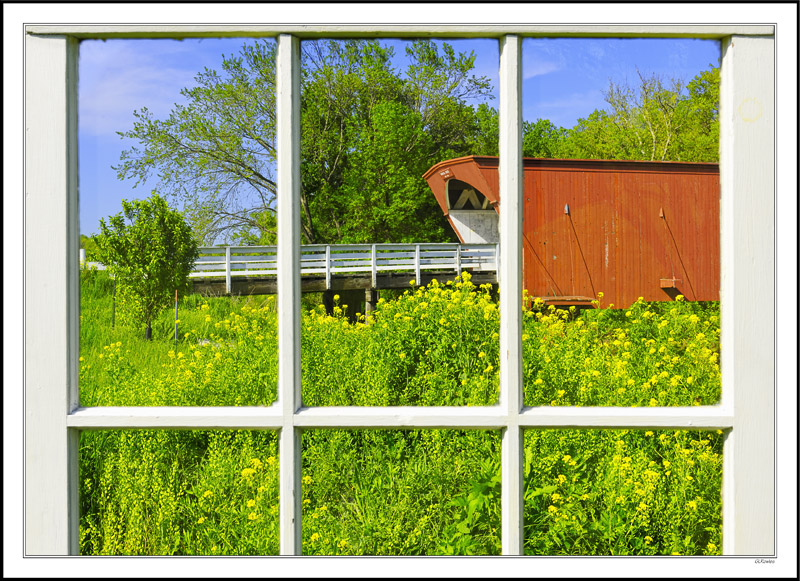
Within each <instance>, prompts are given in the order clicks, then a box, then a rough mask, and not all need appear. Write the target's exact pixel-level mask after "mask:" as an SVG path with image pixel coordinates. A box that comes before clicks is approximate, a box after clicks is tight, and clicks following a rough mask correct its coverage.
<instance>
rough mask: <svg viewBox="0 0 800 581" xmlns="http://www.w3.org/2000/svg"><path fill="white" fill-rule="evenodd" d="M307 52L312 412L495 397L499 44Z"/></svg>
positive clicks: (306, 379)
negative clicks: (489, 160) (478, 160)
mask: <svg viewBox="0 0 800 581" xmlns="http://www.w3.org/2000/svg"><path fill="white" fill-rule="evenodd" d="M301 46H302V69H303V88H302V91H303V105H302V116H301V124H302V138H301V144H302V145H301V147H302V159H303V163H302V167H301V176H302V203H301V206H302V208H303V212H302V218H301V219H302V224H303V226H302V230H303V244H304V247H303V271H302V272H303V277H302V281H303V282H302V285H303V292H304V293H305V294H304V295H303V327H302V333H303V334H302V354H303V360H302V365H303V402H304V404H305V405H309V406H327V405H466V404H473V405H474V404H493V403H495V402H496V401H497V398H498V380H497V368H498V354H497V353H498V334H497V331H498V312H497V299H498V297H497V286H496V282H497V278H496V265H495V260H496V243H497V242H498V237H497V219H498V214H497V210H496V203H495V202H496V199H497V191H496V190H497V184H496V182H497V176H496V167H495V169H494V170H492V169H488V170H487V172H485V173H486V175H484V174H483V173H481V171H480V170H479V169H478V168H477V166H476V164H475V163H473V161H472V158H471V157H470V158H464V156H472V155H495V156H496V155H497V146H498V143H497V140H498V128H497V124H496V122H497V112H496V111H495V110H494V109H490V108H489V107H488V105H487V103H489V102H490V101H491V99H493V98H494V97H495V96H496V91H497V88H496V87H497V84H496V83H497V77H498V62H499V51H498V44H497V41H494V40H485V39H475V40H452V41H451V40H448V41H446V42H445V41H438V40H433V41H431V40H417V41H400V40H391V39H388V40H380V41H372V40H369V41H367V40H315V41H303V43H302V45H301ZM454 158H464V159H461V161H456V162H454V163H451V160H453V159H454ZM495 161H496V158H495ZM495 165H496V164H495ZM492 171H494V174H492ZM492 176H494V177H492ZM493 180H494V181H493ZM488 184H493V186H492V187H491V188H490V186H489V185H488ZM459 275H460V276H459ZM482 285H486V286H482Z"/></svg>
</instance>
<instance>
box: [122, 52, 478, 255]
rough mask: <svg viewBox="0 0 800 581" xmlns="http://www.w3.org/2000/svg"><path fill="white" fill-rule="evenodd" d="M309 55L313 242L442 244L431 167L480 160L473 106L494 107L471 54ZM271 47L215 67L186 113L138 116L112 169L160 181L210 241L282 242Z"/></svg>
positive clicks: (305, 208) (305, 112) (307, 224)
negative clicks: (484, 102) (479, 100)
mask: <svg viewBox="0 0 800 581" xmlns="http://www.w3.org/2000/svg"><path fill="white" fill-rule="evenodd" d="M301 46H302V51H301V64H302V68H301V84H302V91H301V127H302V129H301V132H302V136H301V159H302V165H301V182H302V183H301V199H300V203H301V213H302V219H301V227H302V234H303V240H304V241H305V242H309V243H320V242H328V243H331V242H389V241H398V242H399V241H404V240H412V239H413V240H415V241H425V240H441V239H443V238H446V237H447V236H448V232H449V228H448V227H447V226H446V222H445V220H444V218H443V216H442V215H441V212H440V211H439V210H438V207H437V206H436V203H435V200H434V199H433V197H432V196H430V195H429V192H428V190H427V186H426V184H425V182H424V181H423V180H422V178H421V176H422V174H423V173H424V172H425V170H427V169H428V167H430V166H431V165H433V164H434V163H437V162H439V161H441V160H442V159H447V158H448V157H455V156H460V155H467V154H469V153H472V152H471V151H470V142H471V139H472V137H471V136H472V133H473V132H474V130H475V122H474V114H473V110H472V108H471V107H470V106H469V105H468V104H467V101H468V100H469V99H473V98H476V97H482V96H484V97H485V96H488V95H489V91H490V86H489V83H488V81H487V80H486V79H485V78H478V77H476V76H474V75H473V74H472V69H473V66H474V55H465V54H457V53H456V52H455V51H454V50H453V48H452V47H451V46H449V45H447V44H444V45H443V47H442V48H439V47H438V46H437V45H436V44H435V43H433V42H432V41H428V40H420V41H417V42H414V43H412V44H411V45H410V46H409V47H408V48H407V50H406V53H407V57H408V62H409V65H408V67H407V69H406V70H405V71H404V72H402V73H401V72H400V71H396V70H394V69H393V68H392V66H391V58H392V56H393V49H392V48H390V47H386V46H383V45H381V44H380V43H378V42H376V41H360V40H346V41H325V40H320V41H304V42H303V43H302V45H301ZM275 58H276V48H275V45H274V43H271V42H269V41H259V42H256V43H255V44H253V45H246V46H244V47H243V48H242V49H241V51H240V53H239V54H238V55H236V56H229V57H227V58H224V59H223V64H222V71H221V72H220V73H217V72H216V71H211V70H208V69H206V70H205V71H204V72H202V73H200V74H199V75H197V77H196V79H195V80H196V83H197V84H196V87H194V88H192V89H184V90H183V91H182V94H183V96H184V97H185V99H186V104H184V105H176V106H175V108H174V109H173V110H172V112H171V113H170V115H169V117H168V118H166V119H164V120H156V119H154V118H153V116H152V115H151V113H150V112H149V111H147V110H146V109H142V110H140V111H137V112H136V113H135V117H136V120H135V123H134V127H133V129H132V130H130V131H127V132H124V133H121V134H120V135H121V136H123V137H125V138H130V139H133V140H135V141H137V142H138V144H139V145H136V146H134V147H132V148H131V149H129V150H127V151H125V152H123V154H122V157H121V160H120V164H119V165H117V166H116V168H115V169H116V170H117V173H118V176H119V177H120V179H133V180H135V183H136V184H139V183H142V182H143V181H145V180H147V179H149V178H151V177H156V178H157V179H158V180H159V182H160V185H159V187H161V188H163V191H165V192H167V193H168V194H169V195H172V196H175V197H176V198H177V199H179V200H181V201H182V202H183V203H184V207H186V209H187V217H188V218H189V220H190V222H191V223H192V225H193V227H194V228H195V229H196V230H197V231H198V235H199V237H200V239H201V240H202V241H203V242H206V243H210V242H212V241H214V240H216V239H219V238H223V237H224V238H227V239H229V240H235V239H238V240H241V241H243V242H248V243H249V242H259V243H270V242H273V241H274V240H275V235H276V220H275V210H276V208H275V201H276V200H275V195H276V178H275V153H276V152H275Z"/></svg>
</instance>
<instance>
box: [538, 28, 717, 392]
mask: <svg viewBox="0 0 800 581" xmlns="http://www.w3.org/2000/svg"><path fill="white" fill-rule="evenodd" d="M719 58H720V47H719V43H718V42H717V41H700V40H694V39H526V40H525V41H524V42H523V76H524V82H523V91H524V93H523V103H524V104H523V117H524V127H523V156H524V157H525V161H524V178H523V183H524V186H523V187H524V192H523V203H524V220H523V270H524V273H523V285H524V288H525V291H526V292H527V295H526V300H525V302H526V305H527V309H528V310H527V311H526V313H525V317H526V323H525V329H524V331H523V344H524V384H525V403H526V404H527V405H623V406H640V405H652V406H686V405H708V404H714V403H718V402H719V398H720V374H719V366H718V363H719V361H718V354H719V288H720V254H719V251H720V246H719V245H720V231H719V165H718V161H719V119H718V109H719Z"/></svg>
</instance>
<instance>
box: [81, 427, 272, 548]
mask: <svg viewBox="0 0 800 581" xmlns="http://www.w3.org/2000/svg"><path fill="white" fill-rule="evenodd" d="M79 468H80V513H81V517H80V551H81V554H82V555H275V554H277V553H278V548H279V537H278V528H279V521H278V490H279V486H278V481H279V475H278V445H277V436H276V434H275V433H273V432H262V431H167V430H162V431H151V430H141V431H138V430H137V431H97V432H84V433H82V434H81V443H80V455H79Z"/></svg>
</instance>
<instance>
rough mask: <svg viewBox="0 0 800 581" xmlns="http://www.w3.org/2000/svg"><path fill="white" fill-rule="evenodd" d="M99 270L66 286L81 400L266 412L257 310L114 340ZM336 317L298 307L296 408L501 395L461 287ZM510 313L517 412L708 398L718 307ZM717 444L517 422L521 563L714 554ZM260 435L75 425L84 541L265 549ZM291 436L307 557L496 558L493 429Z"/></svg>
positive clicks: (270, 340) (490, 319) (477, 304)
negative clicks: (514, 320) (353, 317)
mask: <svg viewBox="0 0 800 581" xmlns="http://www.w3.org/2000/svg"><path fill="white" fill-rule="evenodd" d="M104 276H105V275H104V273H84V274H83V275H82V296H81V308H82V311H81V316H82V326H81V357H82V361H81V367H80V368H81V378H80V379H81V386H80V387H81V402H82V404H83V405H269V404H271V403H272V402H274V401H275V398H276V387H275V386H276V377H277V347H276V316H275V308H274V301H273V300H272V298H270V297H258V298H256V297H250V298H240V299H231V298H224V297H223V298H203V297H199V296H197V295H192V296H190V297H186V298H184V299H182V300H181V303H180V305H179V319H180V323H179V328H180V335H179V340H178V342H177V344H175V342H174V339H173V336H172V331H173V320H172V318H173V315H174V313H169V312H168V313H164V314H163V315H162V318H161V319H159V321H158V322H157V323H156V325H155V326H154V337H155V340H153V341H152V342H146V341H144V340H143V330H139V329H130V328H127V327H126V326H125V325H118V326H117V328H115V329H114V330H111V329H110V316H109V315H110V286H109V281H108V280H107V279H105V280H104ZM342 307H343V305H337V307H336V308H335V309H334V313H333V314H332V315H327V314H326V313H325V312H324V309H321V308H318V307H313V306H310V305H309V308H308V309H307V310H306V311H305V312H304V313H303V317H302V373H303V401H304V404H305V405H309V406H328V405H491V404H494V403H496V402H497V394H498V381H497V368H498V362H499V352H498V337H497V333H498V326H499V314H498V309H497V302H496V301H495V300H494V299H493V298H492V295H491V293H490V289H489V288H488V287H483V288H476V287H474V286H473V285H472V284H471V283H470V281H469V277H468V276H465V277H464V280H456V281H451V282H448V283H442V284H440V283H433V284H431V285H429V286H428V287H422V288H419V289H416V290H409V291H408V292H405V293H403V294H401V295H400V296H398V297H397V298H395V299H393V300H391V301H385V300H384V301H381V302H380V303H379V304H378V306H377V308H376V311H375V312H374V313H373V318H372V321H371V324H365V322H363V321H362V322H357V323H351V322H349V321H348V320H347V318H346V317H345V316H344V310H343V308H342ZM523 317H524V327H523V333H524V334H523V349H524V361H523V364H524V371H525V378H524V379H525V386H524V387H525V401H526V403H527V404H528V405H656V404H657V405H697V404H701V403H703V404H706V403H713V402H715V401H718V398H719V387H720V386H719V367H718V330H719V318H718V305H717V304H708V305H699V304H692V303H688V302H686V301H677V302H670V303H664V304H646V303H643V302H641V301H640V302H638V303H637V304H635V305H634V306H633V307H631V308H630V309H627V310H624V311H610V310H605V309H597V310H595V311H591V312H586V313H583V314H580V315H578V314H577V313H575V312H570V311H565V312H559V311H555V310H550V309H544V308H542V306H541V305H538V304H533V305H532V307H531V308H528V309H526V311H525V313H524V315H523ZM662 347H663V349H662ZM651 351H652V352H651ZM665 372H666V375H663V374H664V373H665ZM631 381H632V382H633V383H631ZM620 390H622V391H620ZM653 400H655V402H656V403H655V404H654V403H653ZM722 438H723V435H722V434H719V433H715V432H699V431H694V432H687V431H683V430H677V431H675V430H658V431H646V430H534V429H529V430H526V431H525V439H524V454H525V456H524V476H525V481H524V482H525V491H524V502H525V504H524V510H525V551H526V554H550V555H557V554H601V555H602V554H607V555H610V554H646V555H648V554H719V552H720V547H721V504H720V502H721V501H720V486H721V484H720V483H721V450H722ZM276 441H277V440H276V436H275V434H274V433H272V432H268V431H225V430H222V431H204V430H198V431H169V430H166V431H124V430H120V431H100V432H87V433H84V434H83V435H82V439H81V450H80V470H81V551H82V552H83V553H84V554H273V553H275V552H277V550H278V519H277V494H278V485H277V482H278V464H279V461H280V459H279V458H278V455H277V444H276ZM302 446H303V450H302V455H303V466H302V482H303V485H302V491H303V500H302V503H303V505H302V506H303V511H302V528H303V552H304V553H305V554H325V555H334V554H384V555H397V554H404V555H416V554H428V555H430V554H498V553H499V552H500V546H501V538H500V529H501V527H500V462H499V457H500V434H499V433H498V432H495V431H483V430H323V429H319V430H308V431H305V432H304V433H303V436H302Z"/></svg>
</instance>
